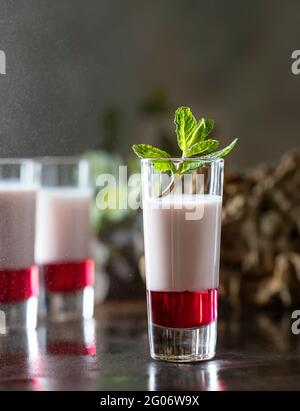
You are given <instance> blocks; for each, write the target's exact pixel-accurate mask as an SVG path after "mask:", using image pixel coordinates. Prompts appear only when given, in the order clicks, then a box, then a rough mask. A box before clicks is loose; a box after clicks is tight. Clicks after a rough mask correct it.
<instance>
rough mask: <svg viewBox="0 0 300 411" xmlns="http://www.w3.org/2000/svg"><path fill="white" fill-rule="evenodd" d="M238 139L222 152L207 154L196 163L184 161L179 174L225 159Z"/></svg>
mask: <svg viewBox="0 0 300 411" xmlns="http://www.w3.org/2000/svg"><path fill="white" fill-rule="evenodd" d="M237 141H238V139H237V138H236V139H235V140H233V141H232V143H230V144H229V145H228V146H227V147H225V148H223V149H222V150H219V151H215V152H214V153H210V154H206V155H204V156H201V159H199V160H196V159H195V161H190V160H189V161H183V163H182V165H181V166H180V167H179V170H178V172H179V174H181V175H182V174H184V173H186V172H188V171H193V170H196V169H197V168H200V167H203V166H204V165H205V160H215V159H217V158H222V157H225V156H226V155H227V154H229V153H230V151H231V150H232V149H233V147H234V146H235V145H236V143H237Z"/></svg>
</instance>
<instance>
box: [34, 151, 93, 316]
mask: <svg viewBox="0 0 300 411" xmlns="http://www.w3.org/2000/svg"><path fill="white" fill-rule="evenodd" d="M91 198H92V189H91V187H90V184H89V166H88V163H87V162H86V161H85V160H81V159H76V158H46V159H43V160H42V161H41V190H40V192H39V196H38V218H37V244H36V257H37V261H38V263H39V264H40V265H41V267H42V272H43V277H44V285H45V295H46V309H47V315H48V318H49V319H50V320H54V321H66V320H72V319H80V318H91V317H92V316H93V309H94V261H93V260H92V259H91V258H90V253H89V245H90V221H89V210H90V202H91Z"/></svg>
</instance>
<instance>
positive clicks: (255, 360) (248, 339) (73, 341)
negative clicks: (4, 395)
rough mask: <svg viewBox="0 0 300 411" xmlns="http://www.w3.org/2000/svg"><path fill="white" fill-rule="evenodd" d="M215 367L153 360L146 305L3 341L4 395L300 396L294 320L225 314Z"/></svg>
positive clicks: (0, 371) (299, 343)
mask: <svg viewBox="0 0 300 411" xmlns="http://www.w3.org/2000/svg"><path fill="white" fill-rule="evenodd" d="M220 312H221V318H220V319H219V323H218V349H217V356H216V358H215V359H214V360H210V361H206V362H202V363H194V364H175V363H166V362H157V361H154V360H151V358H150V357H149V352H148V339H147V319H146V307H145V303H144V302H122V303H119V302H118V303H111V302H110V303H105V304H103V305H102V306H100V307H98V308H97V310H96V315H95V320H93V321H88V322H86V323H66V324H56V325H54V324H46V323H43V322H41V323H40V325H39V327H38V330H37V331H36V332H30V333H28V334H12V335H8V336H0V389H1V390H34V391H38V390H158V391H159V390H199V391H203V390H268V389H270V390H299V389H300V335H293V333H292V331H291V324H292V320H291V312H289V311H286V312H284V313H282V312H277V311H275V312H274V311H273V312H264V311H253V310H251V311H247V312H238V311H235V312H227V313H225V311H224V310H223V314H222V310H220Z"/></svg>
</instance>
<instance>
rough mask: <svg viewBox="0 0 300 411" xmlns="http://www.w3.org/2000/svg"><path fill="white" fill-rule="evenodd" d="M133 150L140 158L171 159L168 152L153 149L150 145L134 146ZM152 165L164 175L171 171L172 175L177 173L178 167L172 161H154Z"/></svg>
mask: <svg viewBox="0 0 300 411" xmlns="http://www.w3.org/2000/svg"><path fill="white" fill-rule="evenodd" d="M132 150H133V151H134V152H135V154H136V155H137V156H138V157H139V158H169V157H171V156H170V154H168V153H167V152H166V151H164V150H161V149H160V148H157V147H153V146H151V145H150V144H134V145H133V146H132ZM152 164H153V165H154V167H155V168H156V170H158V171H161V172H162V173H165V172H168V171H170V172H171V173H176V172H177V170H176V167H175V165H174V163H173V162H172V161H165V160H164V161H159V160H153V161H152Z"/></svg>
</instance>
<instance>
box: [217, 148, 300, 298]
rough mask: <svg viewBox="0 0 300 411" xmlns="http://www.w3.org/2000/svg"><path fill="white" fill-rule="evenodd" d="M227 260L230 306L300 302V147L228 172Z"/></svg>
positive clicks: (224, 294)
mask: <svg viewBox="0 0 300 411" xmlns="http://www.w3.org/2000/svg"><path fill="white" fill-rule="evenodd" d="M221 262H222V263H221V275H220V297H221V298H223V299H224V300H225V301H228V302H229V303H230V304H232V305H237V304H244V303H245V304H256V305H269V304H272V303H278V302H279V303H281V304H282V305H285V306H292V305H295V304H297V303H300V150H294V151H291V152H289V153H287V154H285V155H284V156H283V157H282V159H281V160H280V161H279V162H278V164H276V165H275V166H273V167H260V168H259V169H256V170H254V171H250V172H247V173H244V174H242V175H241V174H236V173H231V172H227V173H226V174H225V184H224V202H223V214H222V249H221Z"/></svg>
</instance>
